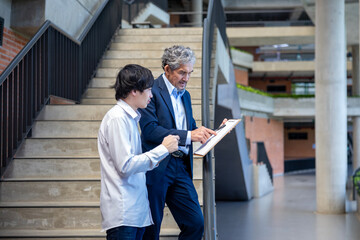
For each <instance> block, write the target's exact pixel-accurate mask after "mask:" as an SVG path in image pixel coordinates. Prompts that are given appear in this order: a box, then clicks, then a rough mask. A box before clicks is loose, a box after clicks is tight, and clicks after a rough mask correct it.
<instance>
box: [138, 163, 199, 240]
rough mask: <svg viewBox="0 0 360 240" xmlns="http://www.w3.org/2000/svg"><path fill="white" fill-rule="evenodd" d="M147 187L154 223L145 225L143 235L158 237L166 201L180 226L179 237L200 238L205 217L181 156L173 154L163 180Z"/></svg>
mask: <svg viewBox="0 0 360 240" xmlns="http://www.w3.org/2000/svg"><path fill="white" fill-rule="evenodd" d="M147 187H148V194H149V195H148V196H149V202H150V208H151V214H152V217H153V221H154V223H155V224H154V225H151V226H149V227H147V228H146V229H145V234H144V237H143V239H146V240H158V239H159V234H160V226H161V221H162V219H163V210H164V207H165V203H166V204H167V206H168V207H169V209H170V211H171V213H172V215H173V217H174V219H175V221H176V223H177V224H178V226H179V228H180V230H181V232H180V235H179V239H181V240H182V239H187V240H200V239H202V237H203V233H204V217H203V215H202V212H201V208H200V204H199V201H198V195H197V193H196V190H195V187H194V184H193V182H192V180H191V178H190V176H189V173H188V172H187V171H186V167H185V164H184V162H183V160H182V159H179V158H173V157H172V158H171V159H170V161H169V163H168V166H167V168H166V173H165V176H164V179H163V181H160V182H159V183H154V184H151V185H148V186H147Z"/></svg>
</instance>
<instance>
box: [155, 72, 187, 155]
mask: <svg viewBox="0 0 360 240" xmlns="http://www.w3.org/2000/svg"><path fill="white" fill-rule="evenodd" d="M162 76H163V78H164V82H165V85H166V87H167V89H168V91H169V95H170V99H171V103H172V106H173V109H174V114H175V124H176V129H177V130H187V123H186V114H185V107H184V104H183V102H182V101H181V96H182V95H183V94H184V92H185V90H184V91H183V92H181V93H178V92H177V89H176V88H175V87H174V85H172V83H171V82H170V81H169V80H168V79H167V77H166V76H165V74H164V73H163V75H162ZM185 144H186V146H185V147H184V146H179V150H181V151H183V152H184V153H185V154H188V153H189V147H188V146H187V145H190V144H191V131H188V132H187V136H186V143H185Z"/></svg>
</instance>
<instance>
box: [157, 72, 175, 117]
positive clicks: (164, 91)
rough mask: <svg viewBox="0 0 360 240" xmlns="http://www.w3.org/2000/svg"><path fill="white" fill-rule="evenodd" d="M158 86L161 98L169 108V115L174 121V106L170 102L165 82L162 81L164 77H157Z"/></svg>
mask: <svg viewBox="0 0 360 240" xmlns="http://www.w3.org/2000/svg"><path fill="white" fill-rule="evenodd" d="M159 88H160V89H161V91H160V94H161V96H162V98H163V99H164V102H165V103H166V105H167V107H168V108H169V110H170V112H171V116H172V118H173V120H174V122H175V114H174V108H173V105H172V103H171V99H170V95H169V91H168V89H167V87H166V85H165V82H164V79H163V77H162V76H160V77H159Z"/></svg>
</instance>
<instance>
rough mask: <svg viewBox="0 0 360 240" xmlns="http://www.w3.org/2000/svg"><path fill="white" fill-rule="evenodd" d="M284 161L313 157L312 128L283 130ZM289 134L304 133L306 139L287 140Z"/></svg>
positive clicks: (313, 141) (313, 138)
mask: <svg viewBox="0 0 360 240" xmlns="http://www.w3.org/2000/svg"><path fill="white" fill-rule="evenodd" d="M284 132H285V143H284V145H285V153H284V154H285V160H293V159H302V158H314V157H315V129H314V128H306V127H303V128H285V130H284ZM289 133H306V134H307V139H289Z"/></svg>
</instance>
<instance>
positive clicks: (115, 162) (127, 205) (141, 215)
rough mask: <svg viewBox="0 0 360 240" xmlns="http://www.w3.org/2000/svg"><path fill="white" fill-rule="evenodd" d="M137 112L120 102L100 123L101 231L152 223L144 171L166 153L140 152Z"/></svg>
mask: <svg viewBox="0 0 360 240" xmlns="http://www.w3.org/2000/svg"><path fill="white" fill-rule="evenodd" d="M140 116H141V115H140V113H139V112H138V111H134V109H132V108H131V107H130V106H129V105H128V104H127V103H126V102H124V101H122V100H119V101H118V102H117V104H116V105H115V106H114V107H113V108H111V109H110V110H109V111H108V112H107V113H106V115H105V117H104V119H103V120H102V122H101V125H100V130H99V135H98V150H99V155H100V160H101V193H100V209H101V215H102V229H103V231H105V230H108V229H111V228H114V227H118V226H133V227H145V226H149V225H151V224H153V221H152V217H151V212H150V207H149V201H148V193H147V189H146V177H145V173H146V171H149V170H152V169H154V168H155V167H157V166H158V164H159V162H160V161H161V160H162V159H164V158H165V157H166V156H167V155H168V154H169V152H168V150H167V148H166V147H165V146H164V145H159V146H158V147H156V148H154V149H153V150H151V151H149V152H146V153H142V148H141V140H140V134H139V129H138V122H139V119H140Z"/></svg>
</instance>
